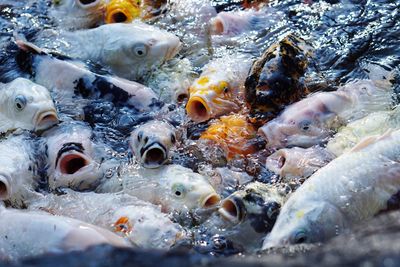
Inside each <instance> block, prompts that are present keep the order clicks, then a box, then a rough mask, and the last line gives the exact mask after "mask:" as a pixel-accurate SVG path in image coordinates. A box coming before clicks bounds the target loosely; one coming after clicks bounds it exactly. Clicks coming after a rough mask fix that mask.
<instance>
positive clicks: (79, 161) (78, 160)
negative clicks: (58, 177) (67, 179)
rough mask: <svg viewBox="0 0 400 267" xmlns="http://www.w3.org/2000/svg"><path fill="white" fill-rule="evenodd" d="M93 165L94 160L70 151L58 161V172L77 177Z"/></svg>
mask: <svg viewBox="0 0 400 267" xmlns="http://www.w3.org/2000/svg"><path fill="white" fill-rule="evenodd" d="M91 163H92V159H91V158H89V157H88V156H86V155H85V154H83V153H81V152H78V151H68V152H66V153H64V154H62V155H61V156H60V158H59V159H58V170H59V171H60V173H61V174H63V175H75V174H78V173H80V172H83V171H84V170H85V169H86V168H87V167H88V166H90V165H91Z"/></svg>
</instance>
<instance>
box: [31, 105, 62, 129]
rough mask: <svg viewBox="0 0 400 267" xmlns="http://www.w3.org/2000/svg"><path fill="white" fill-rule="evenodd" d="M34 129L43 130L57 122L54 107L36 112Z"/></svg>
mask: <svg viewBox="0 0 400 267" xmlns="http://www.w3.org/2000/svg"><path fill="white" fill-rule="evenodd" d="M35 122H36V125H35V130H36V131H44V130H47V129H49V128H51V127H53V126H54V125H56V124H58V123H59V119H58V115H57V112H56V111H55V110H54V109H51V110H46V111H42V112H40V113H38V114H37V115H36V118H35Z"/></svg>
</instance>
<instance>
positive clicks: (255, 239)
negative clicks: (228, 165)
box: [218, 182, 288, 248]
mask: <svg viewBox="0 0 400 267" xmlns="http://www.w3.org/2000/svg"><path fill="white" fill-rule="evenodd" d="M287 194H288V192H287V191H286V188H285V186H282V185H276V184H275V185H274V184H273V185H271V184H263V183H260V182H253V183H249V184H247V185H246V186H244V188H243V189H241V190H238V191H236V192H235V193H233V194H231V195H230V196H228V197H227V198H225V199H224V200H222V201H221V207H220V208H219V210H218V212H219V214H220V215H221V216H222V217H223V218H225V219H226V220H227V221H228V222H229V223H230V224H231V227H228V228H229V229H231V228H232V229H231V230H235V231H230V232H233V233H234V234H233V235H232V236H231V235H229V238H230V239H232V240H237V241H240V242H241V243H243V245H245V246H246V247H247V248H248V247H254V248H259V247H260V245H261V243H262V239H263V238H264V237H265V234H266V233H269V232H270V231H271V229H272V227H273V226H274V224H275V221H276V219H277V217H278V215H279V211H280V209H281V207H282V206H283V204H284V203H285V201H286V199H287Z"/></svg>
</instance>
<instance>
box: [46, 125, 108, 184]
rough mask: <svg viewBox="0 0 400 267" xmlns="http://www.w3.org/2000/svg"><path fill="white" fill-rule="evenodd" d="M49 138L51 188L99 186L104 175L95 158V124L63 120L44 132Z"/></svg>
mask: <svg viewBox="0 0 400 267" xmlns="http://www.w3.org/2000/svg"><path fill="white" fill-rule="evenodd" d="M43 136H44V137H45V138H46V142H47V154H48V164H49V166H48V178H49V186H50V188H51V189H56V188H58V187H69V188H72V189H75V190H87V189H93V188H95V187H96V186H97V185H98V184H99V183H100V179H101V178H102V177H103V176H104V170H103V168H102V166H101V165H100V164H99V163H98V162H97V161H96V160H95V159H94V144H93V142H92V139H91V138H92V131H91V128H90V127H88V126H86V125H85V124H83V123H71V122H69V123H63V124H61V125H60V126H58V127H55V128H53V129H51V130H49V131H47V132H45V133H44V135H43Z"/></svg>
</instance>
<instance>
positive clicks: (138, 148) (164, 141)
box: [129, 120, 176, 168]
mask: <svg viewBox="0 0 400 267" xmlns="http://www.w3.org/2000/svg"><path fill="white" fill-rule="evenodd" d="M175 131H176V130H175V128H174V127H173V126H172V125H171V124H169V123H167V122H164V121H156V120H154V121H150V122H147V123H145V124H143V125H141V126H139V127H138V128H137V129H136V130H135V131H133V132H132V134H131V136H130V138H129V146H130V147H131V150H132V151H133V153H134V154H135V156H136V159H137V160H138V161H139V162H140V164H142V165H143V166H144V167H145V168H158V167H160V166H161V165H163V164H164V163H165V162H166V161H167V160H168V158H169V156H170V155H169V154H170V150H171V148H172V146H173V145H174V144H175V142H176V133H175Z"/></svg>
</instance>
